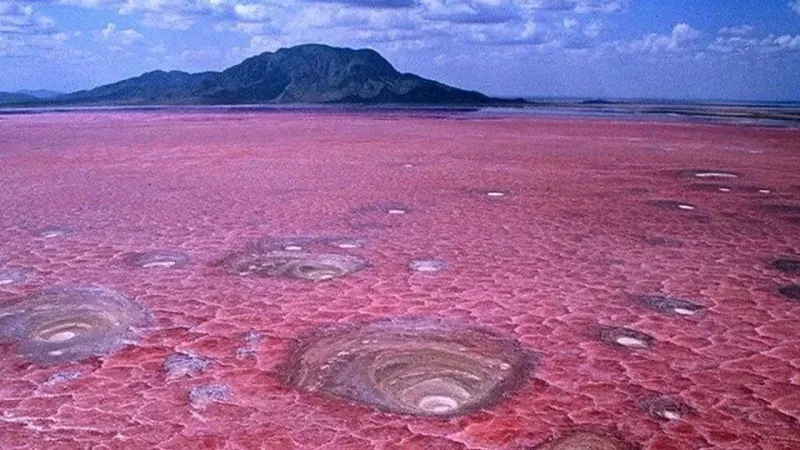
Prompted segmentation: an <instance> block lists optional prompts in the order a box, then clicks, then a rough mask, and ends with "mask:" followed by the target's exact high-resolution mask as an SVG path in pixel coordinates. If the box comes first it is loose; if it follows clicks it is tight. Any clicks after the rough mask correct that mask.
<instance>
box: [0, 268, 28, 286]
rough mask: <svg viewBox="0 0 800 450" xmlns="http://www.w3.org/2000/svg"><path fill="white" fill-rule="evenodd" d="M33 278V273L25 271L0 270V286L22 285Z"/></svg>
mask: <svg viewBox="0 0 800 450" xmlns="http://www.w3.org/2000/svg"><path fill="white" fill-rule="evenodd" d="M33 277H34V273H33V272H32V271H30V270H25V269H0V286H3V285H6V284H16V283H24V282H25V281H28V280H30V279H32V278H33Z"/></svg>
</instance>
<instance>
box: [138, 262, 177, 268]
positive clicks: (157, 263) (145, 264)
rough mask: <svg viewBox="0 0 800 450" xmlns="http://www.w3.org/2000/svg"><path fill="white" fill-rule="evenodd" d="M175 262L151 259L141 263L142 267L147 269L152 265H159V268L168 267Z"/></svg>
mask: <svg viewBox="0 0 800 450" xmlns="http://www.w3.org/2000/svg"><path fill="white" fill-rule="evenodd" d="M175 264H176V262H175V261H152V262H149V263H144V264H142V267H144V268H145V269H149V268H152V267H160V268H170V267H172V266H174V265H175Z"/></svg>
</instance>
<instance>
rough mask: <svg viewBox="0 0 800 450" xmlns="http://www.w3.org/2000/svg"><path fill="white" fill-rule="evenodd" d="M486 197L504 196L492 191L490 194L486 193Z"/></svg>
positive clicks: (502, 193)
mask: <svg viewBox="0 0 800 450" xmlns="http://www.w3.org/2000/svg"><path fill="white" fill-rule="evenodd" d="M486 195H488V196H489V197H504V196H505V195H506V194H505V192H495V191H492V192H487V193H486Z"/></svg>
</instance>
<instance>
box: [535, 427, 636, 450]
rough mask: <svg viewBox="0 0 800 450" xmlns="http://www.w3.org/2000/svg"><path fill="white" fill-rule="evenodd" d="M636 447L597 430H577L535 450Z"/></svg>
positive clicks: (596, 449) (589, 449)
mask: <svg viewBox="0 0 800 450" xmlns="http://www.w3.org/2000/svg"><path fill="white" fill-rule="evenodd" d="M634 448H635V447H634V446H632V445H630V444H628V443H626V442H624V441H622V440H621V439H618V438H616V437H614V436H611V435H608V434H605V433H599V432H595V431H577V432H574V433H570V434H568V435H566V436H564V437H561V438H558V439H555V440H552V441H549V442H546V443H544V444H542V445H540V446H538V447H536V448H535V450H633V449H634Z"/></svg>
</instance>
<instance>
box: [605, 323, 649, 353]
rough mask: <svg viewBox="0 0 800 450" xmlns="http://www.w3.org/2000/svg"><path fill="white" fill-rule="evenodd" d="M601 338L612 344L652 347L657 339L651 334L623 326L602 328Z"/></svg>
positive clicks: (628, 346)
mask: <svg viewBox="0 0 800 450" xmlns="http://www.w3.org/2000/svg"><path fill="white" fill-rule="evenodd" d="M600 340H601V341H603V342H605V343H606V344H608V345H611V346H617V347H626V348H634V349H635V348H650V347H651V346H652V345H653V344H655V342H656V340H655V338H653V336H650V335H649V334H645V333H642V332H641V331H636V330H632V329H630V328H623V327H610V326H605V327H601V328H600Z"/></svg>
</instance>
